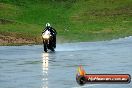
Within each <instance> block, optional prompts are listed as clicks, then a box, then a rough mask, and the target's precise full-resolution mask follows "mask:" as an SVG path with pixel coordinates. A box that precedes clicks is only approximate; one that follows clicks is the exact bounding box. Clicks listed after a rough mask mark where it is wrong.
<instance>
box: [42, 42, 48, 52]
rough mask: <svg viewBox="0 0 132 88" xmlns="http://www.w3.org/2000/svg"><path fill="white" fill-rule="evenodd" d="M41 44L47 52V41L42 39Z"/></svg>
mask: <svg viewBox="0 0 132 88" xmlns="http://www.w3.org/2000/svg"><path fill="white" fill-rule="evenodd" d="M43 46H44V51H45V52H47V51H48V48H47V43H46V42H45V41H44V40H43Z"/></svg>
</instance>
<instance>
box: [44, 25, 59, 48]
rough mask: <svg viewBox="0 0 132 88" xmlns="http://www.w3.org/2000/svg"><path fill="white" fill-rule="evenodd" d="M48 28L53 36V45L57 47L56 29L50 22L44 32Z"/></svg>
mask: <svg viewBox="0 0 132 88" xmlns="http://www.w3.org/2000/svg"><path fill="white" fill-rule="evenodd" d="M46 30H48V31H50V33H51V35H52V36H53V45H54V47H55V48H56V34H57V32H56V30H55V29H54V28H52V27H51V25H50V23H46V28H44V31H43V32H45V31H46Z"/></svg>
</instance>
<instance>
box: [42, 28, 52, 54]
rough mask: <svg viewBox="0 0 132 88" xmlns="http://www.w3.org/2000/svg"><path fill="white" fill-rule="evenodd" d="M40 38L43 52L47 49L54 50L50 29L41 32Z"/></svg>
mask: <svg viewBox="0 0 132 88" xmlns="http://www.w3.org/2000/svg"><path fill="white" fill-rule="evenodd" d="M42 39H43V46H44V51H45V52H47V51H48V50H51V51H55V50H54V48H55V47H54V46H53V44H54V42H53V36H52V35H51V33H50V31H48V30H46V31H45V32H42Z"/></svg>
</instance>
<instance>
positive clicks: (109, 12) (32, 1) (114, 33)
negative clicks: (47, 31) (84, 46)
mask: <svg viewBox="0 0 132 88" xmlns="http://www.w3.org/2000/svg"><path fill="white" fill-rule="evenodd" d="M0 19H5V20H6V22H5V23H0V34H1V35H5V36H6V35H10V36H14V37H22V38H25V39H30V40H33V41H35V42H36V43H40V41H41V32H42V30H43V28H44V26H45V23H47V22H49V23H51V25H52V26H53V27H54V28H55V29H56V30H57V32H58V35H57V36H58V38H59V39H60V40H63V42H64V41H68V42H78V41H98V40H110V39H114V38H120V37H126V36H131V35H132V25H131V24H132V0H0ZM59 39H58V40H59Z"/></svg>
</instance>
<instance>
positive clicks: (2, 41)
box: [0, 35, 35, 45]
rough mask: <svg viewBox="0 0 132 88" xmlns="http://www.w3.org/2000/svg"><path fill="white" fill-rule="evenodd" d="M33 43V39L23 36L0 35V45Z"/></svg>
mask: <svg viewBox="0 0 132 88" xmlns="http://www.w3.org/2000/svg"><path fill="white" fill-rule="evenodd" d="M33 43H35V42H34V41H33V40H27V39H23V38H16V37H12V36H4V35H0V45H8V44H33Z"/></svg>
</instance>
